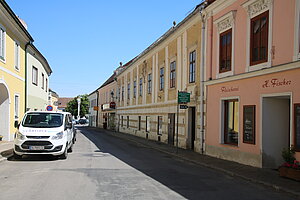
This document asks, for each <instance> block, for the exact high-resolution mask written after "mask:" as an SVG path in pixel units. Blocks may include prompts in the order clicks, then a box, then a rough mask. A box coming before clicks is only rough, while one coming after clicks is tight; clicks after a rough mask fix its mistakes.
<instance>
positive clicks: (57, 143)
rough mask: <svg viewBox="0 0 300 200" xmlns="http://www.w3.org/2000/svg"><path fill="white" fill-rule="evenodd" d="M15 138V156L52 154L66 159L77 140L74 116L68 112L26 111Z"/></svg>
mask: <svg viewBox="0 0 300 200" xmlns="http://www.w3.org/2000/svg"><path fill="white" fill-rule="evenodd" d="M16 126H17V127H18V130H17V132H16V134H15V139H14V157H15V158H21V157H22V155H31V154H50V155H54V156H60V158H62V159H66V158H67V156H68V152H72V147H73V143H74V142H75V135H74V127H73V123H72V116H71V114H70V113H68V112H54V111H29V112H26V113H25V115H24V118H23V119H22V121H21V122H20V124H16Z"/></svg>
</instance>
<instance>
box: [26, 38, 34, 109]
mask: <svg viewBox="0 0 300 200" xmlns="http://www.w3.org/2000/svg"><path fill="white" fill-rule="evenodd" d="M31 44H32V41H29V42H27V43H26V45H25V112H27V81H28V80H27V48H28V46H29V45H31Z"/></svg>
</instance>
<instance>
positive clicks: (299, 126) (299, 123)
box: [294, 104, 300, 152]
mask: <svg viewBox="0 0 300 200" xmlns="http://www.w3.org/2000/svg"><path fill="white" fill-rule="evenodd" d="M294 147H295V149H296V151H298V152H300V104H295V105H294Z"/></svg>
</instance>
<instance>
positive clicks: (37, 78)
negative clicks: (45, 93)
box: [32, 65, 39, 86]
mask: <svg viewBox="0 0 300 200" xmlns="http://www.w3.org/2000/svg"><path fill="white" fill-rule="evenodd" d="M35 69H36V73H35V74H34V70H35ZM38 73H39V69H38V68H37V67H35V66H33V65H32V84H33V85H35V86H38V83H39V74H38ZM34 75H35V76H34ZM35 79H36V83H35V82H34V80H35Z"/></svg>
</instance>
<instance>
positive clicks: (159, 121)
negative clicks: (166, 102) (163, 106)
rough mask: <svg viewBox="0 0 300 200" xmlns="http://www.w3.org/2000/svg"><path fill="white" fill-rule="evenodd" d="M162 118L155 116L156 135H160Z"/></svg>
mask: <svg viewBox="0 0 300 200" xmlns="http://www.w3.org/2000/svg"><path fill="white" fill-rule="evenodd" d="M162 126H163V116H157V135H162Z"/></svg>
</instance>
